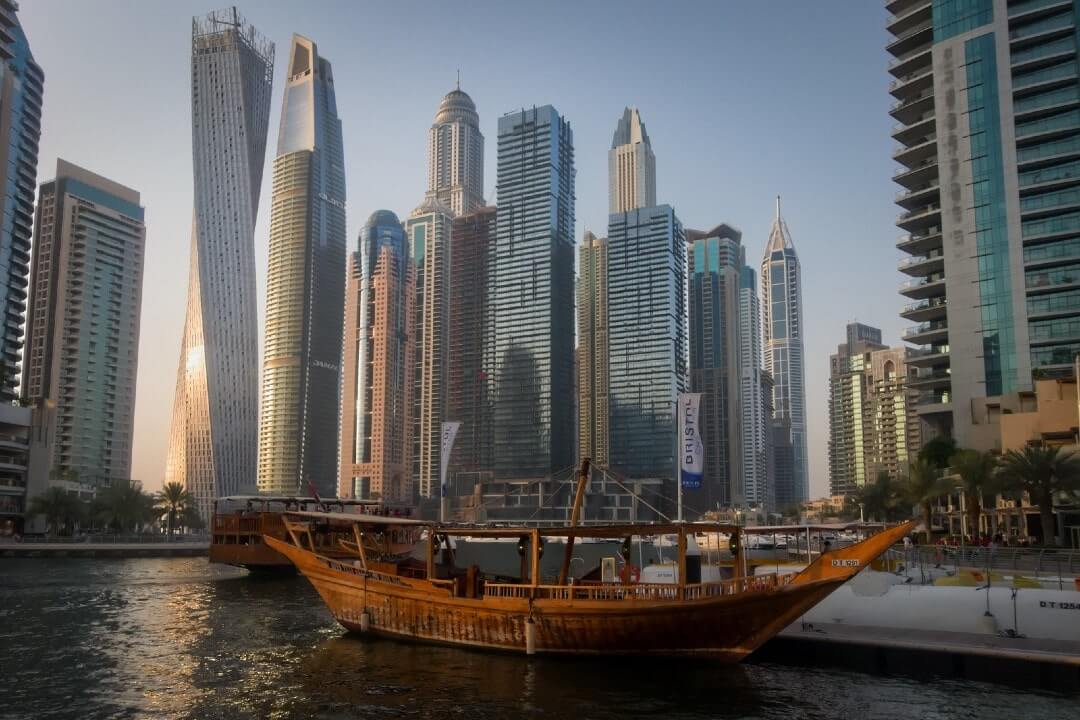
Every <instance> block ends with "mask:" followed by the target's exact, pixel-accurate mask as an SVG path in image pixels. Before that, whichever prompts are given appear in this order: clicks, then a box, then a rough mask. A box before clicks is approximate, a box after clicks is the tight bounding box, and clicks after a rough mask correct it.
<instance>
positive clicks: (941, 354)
mask: <svg viewBox="0 0 1080 720" xmlns="http://www.w3.org/2000/svg"><path fill="white" fill-rule="evenodd" d="M904 361H905V362H906V363H907V364H908V365H910V366H912V367H918V368H934V367H945V366H947V365H948V364H949V346H948V345H938V346H931V347H924V348H917V349H915V350H910V351H908V355H907V358H905V360H904Z"/></svg>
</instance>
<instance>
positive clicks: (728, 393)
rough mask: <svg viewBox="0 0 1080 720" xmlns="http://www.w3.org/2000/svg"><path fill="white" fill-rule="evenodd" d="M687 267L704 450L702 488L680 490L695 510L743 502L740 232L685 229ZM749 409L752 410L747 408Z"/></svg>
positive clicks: (693, 382) (723, 227) (695, 383)
mask: <svg viewBox="0 0 1080 720" xmlns="http://www.w3.org/2000/svg"><path fill="white" fill-rule="evenodd" d="M686 239H687V242H688V244H689V255H690V258H689V268H690V386H691V390H692V391H693V392H698V393H701V406H700V407H701V409H700V425H701V439H702V444H703V445H704V450H705V465H704V473H703V476H702V480H701V488H700V489H697V490H688V491H684V498H685V503H686V505H687V506H688V507H689V508H690V509H692V510H696V511H697V512H699V513H700V512H704V511H707V510H715V509H716V508H717V507H722V508H729V507H734V506H742V505H745V504H746V491H745V488H744V480H743V472H742V471H743V461H742V453H743V443H742V428H743V425H744V422H745V420H744V417H743V409H742V402H741V395H742V376H741V373H740V369H739V368H740V359H741V358H740V354H741V353H740V339H741V336H742V333H741V331H740V314H741V309H742V308H741V302H740V300H741V292H742V272H741V268H740V259H741V257H742V246H741V244H740V243H741V239H742V233H741V232H739V231H738V230H736V229H735V228H733V227H731V226H730V225H726V224H720V225H717V226H716V227H715V228H713V229H712V230H708V231H698V230H688V231H687V233H686ZM751 414H752V413H751Z"/></svg>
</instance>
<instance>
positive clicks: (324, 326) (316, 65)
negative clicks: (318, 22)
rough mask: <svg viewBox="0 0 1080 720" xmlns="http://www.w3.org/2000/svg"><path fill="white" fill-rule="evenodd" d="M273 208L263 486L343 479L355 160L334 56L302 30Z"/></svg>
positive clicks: (332, 485) (291, 72)
mask: <svg viewBox="0 0 1080 720" xmlns="http://www.w3.org/2000/svg"><path fill="white" fill-rule="evenodd" d="M286 67H287V73H286V75H287V79H286V83H285V93H284V97H283V99H282V113H281V126H280V131H279V134H278V148H277V157H276V158H275V159H274V182H273V198H272V201H271V207H270V269H269V272H268V273H267V281H266V284H267V287H266V337H265V341H264V342H265V347H264V350H263V378H262V407H261V409H260V416H259V469H258V489H259V491H260V492H269V493H279V494H280V493H293V492H296V491H297V490H306V488H307V484H308V483H309V482H310V483H312V484H313V485H314V486H315V488H316V489H317V490H318V491H319V492H320V493H321V494H324V495H327V496H331V495H334V494H335V492H336V491H337V486H338V462H337V459H338V439H339V438H338V400H339V396H338V393H339V379H340V376H341V373H340V369H341V350H342V308H343V307H344V299H345V274H346V273H345V159H344V152H343V148H342V139H341V120H340V119H338V116H337V103H336V101H335V96H334V76H333V72H332V71H331V67H330V62H329V61H328V60H327V59H326V58H323V57H320V56H319V53H318V49H317V48H316V46H315V43H314V42H312V41H311V40H308V39H307V38H305V37H302V36H300V35H293V39H292V47H291V49H290V51H289V58H288V64H287V65H286Z"/></svg>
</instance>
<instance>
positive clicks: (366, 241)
mask: <svg viewBox="0 0 1080 720" xmlns="http://www.w3.org/2000/svg"><path fill="white" fill-rule="evenodd" d="M359 244H360V250H359V252H356V253H353V255H352V263H351V267H350V268H349V278H348V281H347V283H346V287H345V330H344V333H345V344H344V357H343V362H342V366H343V368H344V373H343V375H342V384H341V395H342V400H341V476H340V480H339V483H338V494H339V495H341V496H343V497H354V498H364V499H381V500H383V501H386V502H394V503H411V502H412V501H413V482H412V480H413V475H412V450H413V447H412V432H413V423H412V417H411V416H412V413H413V412H414V409H415V408H414V405H413V395H414V393H415V392H416V388H415V384H414V381H413V373H414V370H415V367H416V360H415V355H416V338H415V332H414V323H415V320H416V314H415V313H414V312H413V303H414V302H415V299H416V288H415V283H416V269H415V267H414V266H413V265H412V264H411V263H410V262H409V260H408V246H407V244H406V242H405V231H404V229H403V228H402V226H401V222H400V221H399V220H398V218H397V216H396V215H394V213H392V212H390V211H389V210H379V211H378V212H376V213H374V214H373V215H372V216H371V217H370V218H369V219H368V221H367V224H366V225H365V226H364V229H363V230H362V231H361V232H360V243H359Z"/></svg>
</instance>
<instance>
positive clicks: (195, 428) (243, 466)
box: [165, 8, 274, 521]
mask: <svg viewBox="0 0 1080 720" xmlns="http://www.w3.org/2000/svg"><path fill="white" fill-rule="evenodd" d="M273 70H274V45H273V43H271V42H269V41H268V40H265V39H263V38H262V37H261V36H260V35H259V34H258V32H257V31H256V30H255V27H254V26H252V25H249V24H247V23H246V22H245V21H244V19H243V18H242V17H241V16H240V15H239V14H238V13H237V11H236V8H232V9H231V10H224V11H219V12H213V13H210V14H208V15H205V16H202V17H196V18H194V19H192V21H191V149H192V157H193V167H194V170H195V173H194V183H195V193H194V196H195V208H194V213H193V221H192V228H191V253H190V258H191V260H190V266H189V269H188V295H187V315H186V317H185V320H184V334H183V337H182V340H181V343H180V362H179V367H178V369H177V374H176V394H175V399H174V400H173V415H172V428H171V430H170V433H169V451H168V457H167V459H166V462H165V481H166V482H179V483H181V484H182V485H183V486H184V487H186V488H187V490H188V492H190V493H191V495H192V496H193V497H194V498H195V503H196V507H197V508H198V510H199V513H200V514H201V515H202V517H203V519H204V520H205V521H208V520H209V519H210V513H211V509H212V507H211V506H212V502H211V501H212V499H213V498H215V497H222V496H225V495H235V494H237V493H239V492H241V491H250V490H252V489H254V486H255V483H254V478H255V471H256V467H257V458H258V452H257V447H258V446H257V442H258V427H259V425H258V423H259V365H258V354H259V328H258V319H257V308H256V300H255V218H256V215H257V214H258V210H259V191H260V189H261V187H262V177H263V164H264V160H265V157H266V131H267V124H268V122H269V120H270V92H271V84H272V77H273Z"/></svg>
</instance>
